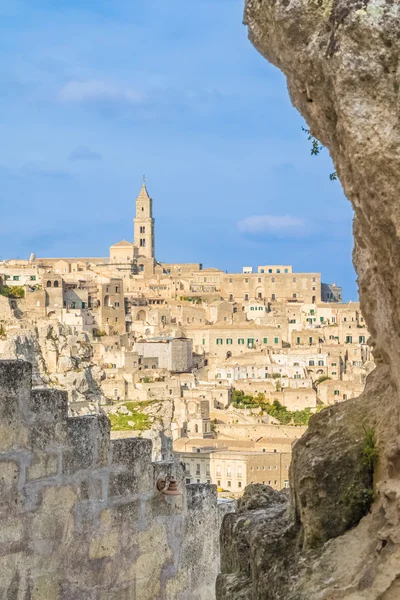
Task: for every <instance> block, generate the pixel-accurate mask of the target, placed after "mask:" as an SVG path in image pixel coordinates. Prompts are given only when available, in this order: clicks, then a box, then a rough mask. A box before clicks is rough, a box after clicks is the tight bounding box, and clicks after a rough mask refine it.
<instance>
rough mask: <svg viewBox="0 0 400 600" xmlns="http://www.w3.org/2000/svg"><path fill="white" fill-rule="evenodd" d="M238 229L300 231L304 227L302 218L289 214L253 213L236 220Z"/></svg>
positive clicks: (251, 230) (258, 231)
mask: <svg viewBox="0 0 400 600" xmlns="http://www.w3.org/2000/svg"><path fill="white" fill-rule="evenodd" d="M238 228H239V231H243V232H245V233H253V234H257V233H274V234H286V233H297V234H298V233H301V232H304V231H305V229H306V223H305V221H304V219H299V218H298V217H293V216H291V215H284V216H275V215H254V216H251V217H246V218H245V219H243V220H241V221H239V222H238Z"/></svg>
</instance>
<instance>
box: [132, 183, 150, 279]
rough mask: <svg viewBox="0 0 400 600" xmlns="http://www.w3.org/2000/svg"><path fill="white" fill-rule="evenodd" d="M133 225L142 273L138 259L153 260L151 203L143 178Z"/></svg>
mask: <svg viewBox="0 0 400 600" xmlns="http://www.w3.org/2000/svg"><path fill="white" fill-rule="evenodd" d="M133 223H134V225H133V228H134V229H133V238H134V243H135V245H136V248H137V252H138V258H139V271H143V270H144V268H143V269H142V268H141V265H140V259H141V258H147V259H153V260H154V219H153V201H152V199H151V198H150V196H149V194H148V192H147V188H146V182H145V179H144V178H143V185H142V189H141V190H140V192H139V196H138V197H137V198H136V216H135V218H134V220H133Z"/></svg>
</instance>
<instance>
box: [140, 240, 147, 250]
mask: <svg viewBox="0 0 400 600" xmlns="http://www.w3.org/2000/svg"><path fill="white" fill-rule="evenodd" d="M140 246H141V247H142V248H145V247H146V240H145V239H144V238H140Z"/></svg>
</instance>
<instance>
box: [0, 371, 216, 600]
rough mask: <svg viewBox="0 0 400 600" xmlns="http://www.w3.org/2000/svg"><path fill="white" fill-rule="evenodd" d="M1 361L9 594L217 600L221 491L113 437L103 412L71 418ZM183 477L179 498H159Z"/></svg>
mask: <svg viewBox="0 0 400 600" xmlns="http://www.w3.org/2000/svg"><path fill="white" fill-rule="evenodd" d="M31 381H32V367H31V365H30V364H29V363H26V362H22V361H0V597H1V598H21V599H22V598H23V599H25V598H26V599H27V598H32V599H34V600H67V599H68V600H78V599H79V600H82V599H85V600H106V599H107V600H110V599H113V600H125V599H126V600H128V599H129V600H130V599H132V600H133V599H134V600H176V599H177V598H185V599H188V600H210V599H211V598H213V597H214V581H215V577H216V573H217V571H218V566H219V561H218V554H219V548H218V546H219V542H218V531H219V521H220V519H219V510H218V507H217V495H216V490H215V487H214V486H209V485H195V486H193V485H191V486H188V487H187V488H186V486H185V484H184V468H183V465H182V464H180V463H178V462H160V463H153V462H151V449H152V444H151V441H150V440H147V439H141V438H126V439H116V440H112V441H111V440H110V423H109V420H108V418H107V417H106V416H105V415H100V416H84V417H68V410H67V409H68V407H67V393H66V392H60V391H57V390H49V389H46V390H38V389H35V390H32V389H31ZM167 475H169V476H174V477H176V479H177V481H178V489H179V492H180V495H179V496H167V495H165V494H163V493H162V492H160V491H158V489H157V486H156V483H157V480H158V479H159V478H161V477H166V476H167Z"/></svg>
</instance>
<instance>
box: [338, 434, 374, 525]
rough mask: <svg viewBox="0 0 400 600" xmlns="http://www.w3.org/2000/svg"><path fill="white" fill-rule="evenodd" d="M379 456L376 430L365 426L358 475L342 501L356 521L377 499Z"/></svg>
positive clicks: (343, 495)
mask: <svg viewBox="0 0 400 600" xmlns="http://www.w3.org/2000/svg"><path fill="white" fill-rule="evenodd" d="M378 458H379V451H378V447H377V445H376V437H375V431H374V430H373V429H366V428H364V439H363V443H362V446H361V451H360V457H359V467H358V477H357V478H356V480H355V482H354V483H353V484H352V485H351V486H349V487H348V488H347V489H346V490H345V491H344V492H343V493H342V495H341V497H340V502H341V503H342V504H343V505H344V506H345V508H346V511H347V513H348V517H349V516H350V518H351V520H352V521H353V522H354V523H358V522H359V521H360V519H362V517H364V516H365V515H366V514H367V513H368V511H369V509H370V508H371V504H372V503H373V501H374V499H375V493H374V486H373V483H374V470H375V466H376V463H377V461H378Z"/></svg>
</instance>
